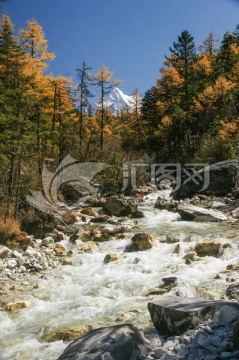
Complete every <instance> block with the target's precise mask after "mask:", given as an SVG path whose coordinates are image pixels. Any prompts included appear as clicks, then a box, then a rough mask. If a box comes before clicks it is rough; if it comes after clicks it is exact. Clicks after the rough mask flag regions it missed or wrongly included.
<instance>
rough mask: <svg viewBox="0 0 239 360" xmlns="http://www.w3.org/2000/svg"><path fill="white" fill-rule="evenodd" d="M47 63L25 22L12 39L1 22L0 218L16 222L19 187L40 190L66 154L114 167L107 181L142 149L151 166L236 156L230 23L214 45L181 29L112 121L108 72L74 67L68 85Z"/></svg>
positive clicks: (235, 54) (238, 50)
mask: <svg viewBox="0 0 239 360" xmlns="http://www.w3.org/2000/svg"><path fill="white" fill-rule="evenodd" d="M54 57H55V55H54V54H53V53H51V52H49V51H48V45H47V40H46V38H45V34H44V31H43V28H42V27H41V26H40V25H39V24H38V22H37V21H36V20H35V19H33V20H31V21H29V22H28V23H27V26H26V28H24V29H21V30H20V31H19V34H17V35H16V34H15V32H14V27H13V23H12V21H11V19H10V18H9V17H8V16H5V15H2V16H1V21H0V170H1V174H2V176H1V179H0V201H1V204H2V205H3V206H2V212H3V214H2V216H4V218H5V219H6V218H7V217H8V216H12V215H14V216H15V217H16V216H17V213H18V209H19V205H20V202H21V201H22V199H23V198H24V196H25V195H26V193H27V191H28V190H29V189H39V188H41V174H42V169H43V164H44V163H47V165H48V167H49V168H54V167H55V166H56V165H57V164H59V163H60V162H61V161H62V160H63V158H64V157H65V156H66V155H68V154H69V153H70V154H71V155H72V156H73V157H75V158H77V159H79V160H80V161H104V162H108V163H111V164H116V165H118V167H117V166H116V168H115V169H114V170H111V171H113V172H114V171H115V173H114V174H113V175H114V176H119V170H120V164H121V162H122V159H123V158H124V157H125V156H129V157H130V156H131V154H142V152H144V153H146V154H148V155H149V156H151V157H152V158H154V159H157V161H161V162H162V161H192V160H195V159H198V160H203V161H209V162H210V161H211V162H213V161H217V160H222V159H224V158H232V157H233V156H236V155H237V153H238V123H239V116H238V111H239V105H238V96H239V81H238V80H239V26H238V27H237V28H236V30H235V31H234V32H233V33H226V34H225V36H224V38H223V40H222V42H221V44H220V46H219V40H218V39H217V37H216V36H215V35H214V34H213V33H210V34H209V35H208V37H207V38H206V39H205V41H204V42H203V44H202V45H201V46H200V47H199V48H198V49H196V46H195V43H194V39H193V36H192V35H191V34H190V33H189V32H188V31H183V32H182V33H181V35H180V36H179V37H178V41H177V42H174V43H173V45H172V47H170V49H169V54H168V55H167V56H166V58H165V61H164V64H163V66H162V68H161V69H160V77H159V78H158V79H157V82H156V84H155V86H153V87H151V88H150V89H149V90H148V91H147V92H146V93H145V95H144V97H143V99H141V95H140V92H139V90H137V89H136V90H134V92H133V94H132V106H131V108H130V109H129V108H127V107H126V108H125V109H122V110H121V112H120V114H118V115H117V116H115V115H114V114H113V113H112V112H111V111H110V110H109V109H107V108H106V105H105V104H106V103H105V100H106V97H107V94H108V93H109V92H110V91H111V89H112V88H113V87H114V86H116V85H117V84H120V83H121V80H119V79H118V78H116V77H114V76H113V71H111V70H110V69H109V68H108V67H106V66H104V65H102V66H101V67H100V69H99V70H98V71H97V72H96V73H95V74H93V73H92V71H91V70H92V69H91V68H90V67H89V66H88V65H87V64H86V62H83V63H82V64H81V66H80V67H79V68H77V69H76V75H77V82H75V83H73V82H72V79H70V78H67V77H63V76H53V75H52V74H50V73H49V72H48V68H49V64H50V62H51V61H53V60H54ZM94 94H95V95H96V96H95V99H94V98H93V96H94ZM94 103H97V105H96V106H93V105H92V104H94ZM132 156H134V155H132ZM139 156H141V155H139ZM113 175H112V176H113Z"/></svg>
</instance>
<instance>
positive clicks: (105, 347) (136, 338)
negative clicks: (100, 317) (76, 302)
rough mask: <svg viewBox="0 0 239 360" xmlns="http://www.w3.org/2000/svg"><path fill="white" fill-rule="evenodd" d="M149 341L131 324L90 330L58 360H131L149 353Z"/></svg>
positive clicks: (73, 343) (74, 342)
mask: <svg viewBox="0 0 239 360" xmlns="http://www.w3.org/2000/svg"><path fill="white" fill-rule="evenodd" d="M148 345H149V341H148V340H147V339H146V338H145V337H144V335H143V333H142V332H141V331H139V330H138V329H137V328H136V327H134V326H133V325H131V324H123V325H117V326H109V327H104V328H99V329H95V330H92V331H90V332H89V333H88V334H86V335H84V336H82V337H81V338H80V339H77V340H75V341H73V342H72V343H71V344H70V345H69V346H68V347H67V348H66V349H65V351H64V353H63V354H62V355H61V356H60V357H59V358H58V360H99V359H113V360H130V359H141V357H143V356H145V355H146V354H147V346H148Z"/></svg>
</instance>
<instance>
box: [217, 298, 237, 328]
mask: <svg viewBox="0 0 239 360" xmlns="http://www.w3.org/2000/svg"><path fill="white" fill-rule="evenodd" d="M235 305H236V306H235V307H234V306H231V305H224V306H223V307H222V308H221V309H220V310H219V311H217V312H216V314H215V316H214V319H213V320H214V322H215V324H216V325H218V326H225V325H227V324H229V323H231V322H233V321H235V320H236V319H238V315H239V309H238V306H237V305H238V304H237V303H236V302H235Z"/></svg>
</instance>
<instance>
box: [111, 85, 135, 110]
mask: <svg viewBox="0 0 239 360" xmlns="http://www.w3.org/2000/svg"><path fill="white" fill-rule="evenodd" d="M133 104H134V99H133V97H132V96H129V95H126V94H124V93H123V91H121V90H120V89H118V88H117V87H115V88H114V89H113V90H112V91H111V93H110V94H109V96H108V98H107V99H106V101H105V106H106V108H107V109H111V110H112V112H113V114H114V115H119V114H120V112H121V110H122V109H123V108H124V109H125V108H127V109H128V110H129V112H130V111H131V110H132V109H133V106H134V105H133Z"/></svg>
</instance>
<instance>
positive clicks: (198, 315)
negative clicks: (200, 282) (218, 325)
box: [148, 296, 239, 335]
mask: <svg viewBox="0 0 239 360" xmlns="http://www.w3.org/2000/svg"><path fill="white" fill-rule="evenodd" d="M224 305H229V306H232V307H235V308H237V309H239V305H238V304H237V303H235V302H232V301H223V300H205V299H201V298H185V297H179V296H160V297H158V298H157V299H156V300H155V301H152V302H149V303H148V309H149V312H150V316H151V319H152V321H153V324H154V326H155V328H156V329H157V330H158V331H159V333H161V334H171V335H177V334H182V333H183V332H185V331H186V330H187V329H189V328H193V327H195V326H196V325H198V324H199V323H200V322H202V321H204V320H207V319H209V318H212V317H213V316H214V315H215V313H216V311H219V310H220V309H221V308H222V307H223V306H224Z"/></svg>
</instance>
